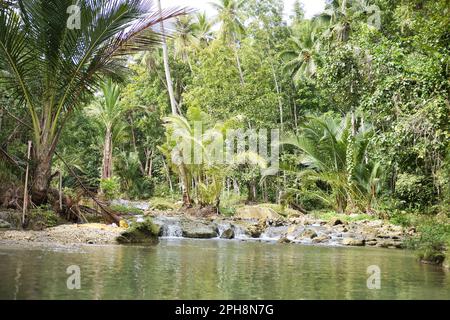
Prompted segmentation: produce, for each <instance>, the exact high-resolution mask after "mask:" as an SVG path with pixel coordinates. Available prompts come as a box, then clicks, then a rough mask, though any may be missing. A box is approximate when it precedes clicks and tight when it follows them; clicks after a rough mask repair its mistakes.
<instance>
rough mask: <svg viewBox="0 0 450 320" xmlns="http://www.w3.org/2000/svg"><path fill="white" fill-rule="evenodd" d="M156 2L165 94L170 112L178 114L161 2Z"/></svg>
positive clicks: (159, 0)
mask: <svg viewBox="0 0 450 320" xmlns="http://www.w3.org/2000/svg"><path fill="white" fill-rule="evenodd" d="M157 1H158V10H159V15H160V22H159V24H160V27H161V35H162V49H163V59H164V73H165V74H166V86H167V92H168V94H169V99H170V107H171V110H172V114H178V104H177V101H176V99H175V94H174V92H173V83H172V76H171V75H170V66H169V52H168V49H167V42H166V31H165V28H164V19H163V13H162V9H161V0H157Z"/></svg>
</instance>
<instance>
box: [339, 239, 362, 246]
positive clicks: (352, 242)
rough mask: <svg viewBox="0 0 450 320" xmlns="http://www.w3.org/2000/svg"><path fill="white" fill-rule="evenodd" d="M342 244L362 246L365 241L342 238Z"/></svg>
mask: <svg viewBox="0 0 450 320" xmlns="http://www.w3.org/2000/svg"><path fill="white" fill-rule="evenodd" d="M342 244H343V245H344V246H357V247H359V246H364V244H365V241H364V240H363V239H355V238H344V239H343V240H342Z"/></svg>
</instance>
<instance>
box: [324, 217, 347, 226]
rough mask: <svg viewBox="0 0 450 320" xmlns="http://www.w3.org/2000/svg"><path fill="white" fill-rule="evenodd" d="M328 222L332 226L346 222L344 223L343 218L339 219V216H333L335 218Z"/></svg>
mask: <svg viewBox="0 0 450 320" xmlns="http://www.w3.org/2000/svg"><path fill="white" fill-rule="evenodd" d="M328 224H329V225H330V226H338V225H342V224H344V223H343V222H342V220H341V219H339V218H333V219H331V220H330V222H328Z"/></svg>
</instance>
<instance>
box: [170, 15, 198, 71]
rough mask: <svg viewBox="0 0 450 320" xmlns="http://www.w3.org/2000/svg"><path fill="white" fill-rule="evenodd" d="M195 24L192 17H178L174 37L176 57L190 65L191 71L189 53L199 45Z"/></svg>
mask: <svg viewBox="0 0 450 320" xmlns="http://www.w3.org/2000/svg"><path fill="white" fill-rule="evenodd" d="M195 32H196V30H195V23H194V22H193V18H192V16H191V15H185V16H181V17H178V18H177V19H176V21H175V34H174V35H173V44H174V55H175V57H177V58H181V60H182V61H183V62H186V63H188V65H189V67H190V69H191V71H192V66H191V62H190V59H189V53H190V51H191V50H192V48H193V47H194V45H195V44H196V43H197V39H196V37H195Z"/></svg>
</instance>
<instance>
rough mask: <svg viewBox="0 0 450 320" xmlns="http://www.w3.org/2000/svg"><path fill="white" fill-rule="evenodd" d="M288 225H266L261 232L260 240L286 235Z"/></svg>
mask: <svg viewBox="0 0 450 320" xmlns="http://www.w3.org/2000/svg"><path fill="white" fill-rule="evenodd" d="M287 230H288V227H286V226H280V227H268V228H267V229H266V230H265V231H264V232H263V233H262V234H261V237H260V239H261V240H278V239H280V238H281V237H282V236H284V235H286V233H287Z"/></svg>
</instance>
